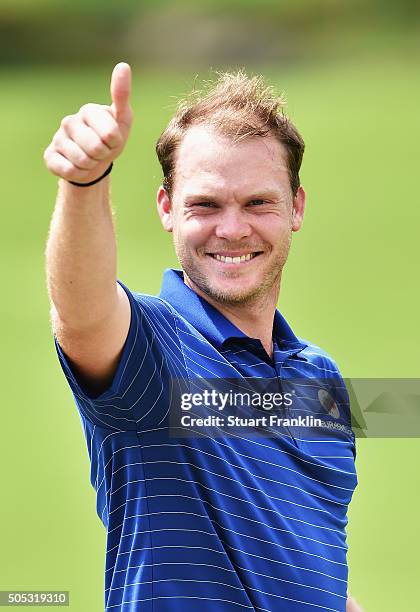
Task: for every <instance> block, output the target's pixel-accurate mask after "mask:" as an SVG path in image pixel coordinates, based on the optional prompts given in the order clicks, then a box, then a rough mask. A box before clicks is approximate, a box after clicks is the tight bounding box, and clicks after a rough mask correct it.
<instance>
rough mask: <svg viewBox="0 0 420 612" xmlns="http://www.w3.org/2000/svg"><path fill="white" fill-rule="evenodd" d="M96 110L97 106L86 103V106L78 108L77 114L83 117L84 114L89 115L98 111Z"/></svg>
mask: <svg viewBox="0 0 420 612" xmlns="http://www.w3.org/2000/svg"><path fill="white" fill-rule="evenodd" d="M98 108H100V105H99V104H94V103H93V102H88V103H87V104H83V106H81V107H80V110H79V113H81V114H82V115H85V114H86V113H89V112H91V111H95V110H98Z"/></svg>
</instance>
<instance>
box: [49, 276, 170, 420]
mask: <svg viewBox="0 0 420 612" xmlns="http://www.w3.org/2000/svg"><path fill="white" fill-rule="evenodd" d="M118 283H119V284H120V285H121V287H122V288H123V289H124V291H125V292H126V294H127V296H128V299H129V301H130V307H131V320H130V327H129V331H128V335H127V338H126V341H125V343H124V347H123V351H122V354H121V357H120V360H119V363H118V366H117V369H116V371H115V374H114V377H113V380H112V382H111V385H110V386H109V388H108V389H106V390H105V391H104V392H103V393H101V394H100V395H99V396H97V397H93V396H92V395H91V394H89V392H88V391H87V389H86V388H84V387H83V385H82V383H81V381H80V380H78V378H77V376H76V374H75V372H74V369H73V368H72V366H71V365H70V362H69V359H68V357H67V356H66V354H65V353H64V351H63V349H62V348H61V346H60V344H59V342H58V340H57V338H56V337H55V336H54V342H55V347H56V350H57V354H58V358H59V361H60V364H61V367H62V369H63V372H64V374H65V376H66V379H67V382H68V384H69V386H70V388H71V391H72V393H73V396H74V399H75V402H76V405H77V408H78V410H79V411H80V413H81V414H82V415H83V416H84V417H85V418H87V419H88V420H89V421H90V422H92V423H94V424H96V425H98V426H100V427H108V428H110V429H112V430H117V431H139V430H144V429H148V428H151V427H154V426H156V424H157V423H159V422H161V421H162V419H164V417H165V412H166V411H167V406H168V404H167V393H168V389H167V387H168V381H169V379H170V374H169V366H168V359H167V356H169V355H170V354H171V353H174V352H176V350H177V336H176V334H174V330H175V329H176V325H175V323H174V316H173V314H172V312H171V310H170V309H169V307H168V305H166V304H163V303H162V301H161V300H159V299H158V298H153V297H152V296H142V295H141V294H133V293H132V292H131V291H130V290H129V289H128V288H127V287H126V286H125V285H124V284H123V283H122V282H121V281H118ZM98 350H101V349H100V347H98ZM165 407H166V408H165Z"/></svg>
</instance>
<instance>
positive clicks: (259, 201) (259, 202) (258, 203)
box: [250, 200, 267, 206]
mask: <svg viewBox="0 0 420 612" xmlns="http://www.w3.org/2000/svg"><path fill="white" fill-rule="evenodd" d="M250 204H251V206H261V205H262V204H267V200H251V201H250Z"/></svg>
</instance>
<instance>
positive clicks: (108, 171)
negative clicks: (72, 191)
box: [68, 162, 114, 187]
mask: <svg viewBox="0 0 420 612" xmlns="http://www.w3.org/2000/svg"><path fill="white" fill-rule="evenodd" d="M113 165H114V163H113V162H111V165H110V166H109V167H108V168H107V169H106V170H105V172H104V173H103V175H102V176H100V177H99V178H97V179H95V180H94V181H90V183H75V182H74V181H68V182H69V183H71V184H72V185H77V187H90V186H91V185H95V183H99V181H102V179H103V178H105V177H106V176H108V174H109V173H110V172H111V170H112V166H113Z"/></svg>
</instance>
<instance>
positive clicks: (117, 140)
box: [102, 128, 122, 147]
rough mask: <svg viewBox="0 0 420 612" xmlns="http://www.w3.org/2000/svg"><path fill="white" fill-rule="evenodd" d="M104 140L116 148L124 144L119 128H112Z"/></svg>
mask: <svg viewBox="0 0 420 612" xmlns="http://www.w3.org/2000/svg"><path fill="white" fill-rule="evenodd" d="M102 138H103V140H104V142H106V144H107V145H110V146H113V147H116V146H119V145H121V144H122V136H121V134H120V131H119V130H118V129H117V128H110V129H108V130H106V131H105V133H104V135H103V137H102Z"/></svg>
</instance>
